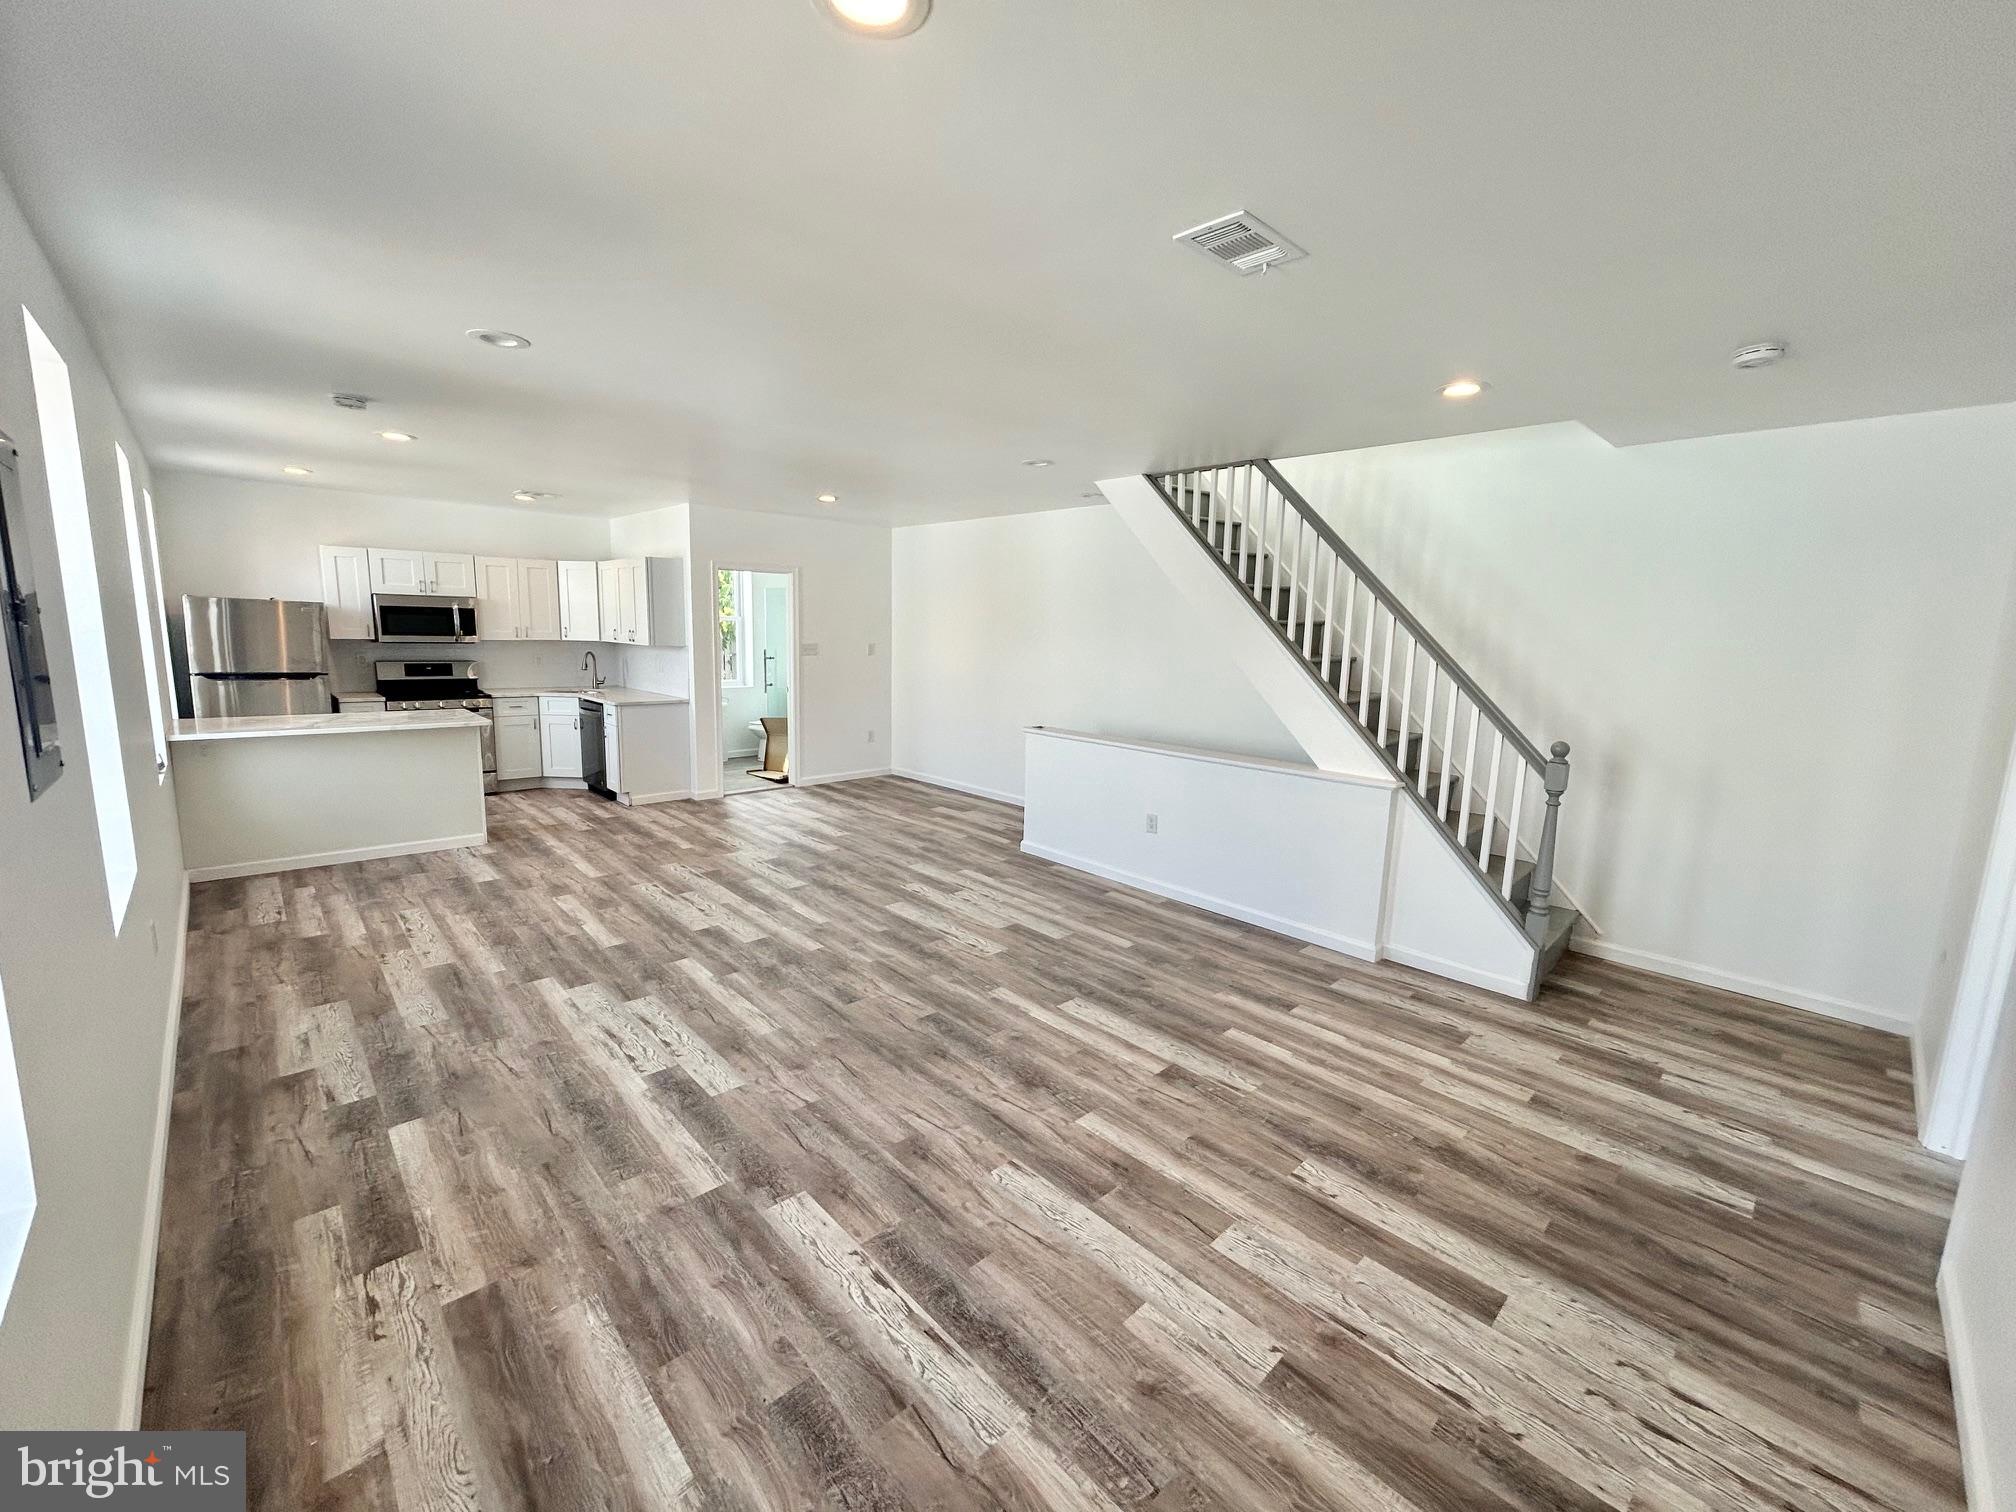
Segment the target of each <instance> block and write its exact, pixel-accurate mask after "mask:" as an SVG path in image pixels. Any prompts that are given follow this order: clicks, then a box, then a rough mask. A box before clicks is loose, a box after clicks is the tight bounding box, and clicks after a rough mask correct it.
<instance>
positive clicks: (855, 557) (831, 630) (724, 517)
mask: <svg viewBox="0 0 2016 1512" xmlns="http://www.w3.org/2000/svg"><path fill="white" fill-rule="evenodd" d="M613 537H614V541H615V547H616V550H617V551H618V552H621V553H634V552H646V551H658V552H663V553H664V554H667V555H675V554H678V550H679V547H680V546H681V544H682V542H683V545H684V548H685V550H686V551H687V553H688V554H689V565H690V569H691V583H690V590H691V591H690V595H689V597H690V599H691V602H692V605H693V608H692V627H691V629H692V635H691V643H692V653H693V655H692V678H693V686H692V697H693V749H694V756H695V760H694V766H693V774H694V775H693V781H694V791H695V793H696V795H698V796H703V797H704V796H707V795H708V794H709V793H713V792H719V791H720V780H721V778H720V774H721V763H720V759H719V755H718V753H719V749H720V748H719V744H718V741H719V734H718V731H719V728H720V711H721V675H720V667H719V664H718V662H717V661H716V659H715V647H714V628H713V623H712V620H711V618H710V615H709V609H710V606H711V605H712V604H713V602H714V598H713V573H714V571H715V569H717V568H721V567H749V568H757V569H764V568H771V569H788V568H794V567H795V568H797V569H798V594H799V602H798V612H799V619H800V623H799V626H798V646H799V655H798V663H797V666H796V667H795V668H794V669H793V674H794V676H795V677H796V679H797V682H798V717H799V724H798V725H794V726H793V728H792V731H791V745H792V757H791V762H792V773H793V775H794V776H795V777H796V778H798V779H799V780H801V781H806V782H820V781H830V780H833V779H835V778H840V777H848V776H859V775H864V774H867V773H872V772H878V771H886V770H887V769H888V767H889V751H890V717H889V665H890V651H889V640H890V628H889V596H890V595H889V528H888V527H887V526H884V525H859V524H854V523H851V522H849V521H846V520H840V519H833V520H814V519H805V518H802V517H800V516H797V515H773V514H760V513H756V512H753V511H750V510H741V509H720V508H716V507H713V506H710V505H705V504H694V505H692V506H690V507H688V506H686V505H673V506H671V507H669V508H666V509H659V510H653V511H651V512H650V513H648V514H643V515H634V516H629V517H626V518H622V519H618V520H616V521H615V522H614V525H613ZM814 645H816V646H817V647H818V648H819V650H818V654H817V655H810V654H808V653H807V649H806V648H807V647H808V646H814ZM626 665H628V664H627V663H626ZM626 675H633V674H627V673H626ZM634 675H642V676H650V675H652V674H651V673H650V672H648V671H647V672H643V673H641V674H634ZM638 685H639V686H642V687H660V688H663V691H668V692H670V691H683V690H678V689H672V688H665V687H663V684H661V683H658V682H640V683H639V684H638ZM871 732H872V738H871Z"/></svg>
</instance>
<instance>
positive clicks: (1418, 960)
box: [1379, 945, 1527, 1002]
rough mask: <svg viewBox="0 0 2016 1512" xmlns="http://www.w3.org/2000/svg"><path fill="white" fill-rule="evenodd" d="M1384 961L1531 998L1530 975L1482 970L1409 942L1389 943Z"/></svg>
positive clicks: (1380, 956)
mask: <svg viewBox="0 0 2016 1512" xmlns="http://www.w3.org/2000/svg"><path fill="white" fill-rule="evenodd" d="M1379 959H1380V960H1382V961H1398V962H1399V963H1400V964H1401V965H1402V966H1412V967H1413V968H1414V969H1415V970H1417V971H1426V972H1431V973H1433V974H1434V975H1436V976H1439V977H1447V978H1448V979H1449V980H1450V981H1452V982H1461V983H1462V984H1463V985H1464V986H1466V987H1482V988H1483V989H1484V990H1485V991H1486V992H1502V993H1504V994H1505V996H1507V997H1511V998H1518V999H1519V1000H1520V1001H1521V1002H1525V1001H1527V997H1526V978H1524V977H1523V976H1522V977H1508V976H1499V975H1497V974H1496V973H1495V972H1490V971H1478V970H1477V969H1476V968H1475V967H1471V966H1465V965H1464V964H1463V963H1462V962H1460V961H1448V960H1444V959H1443V958H1442V957H1441V956H1438V955H1431V954H1430V953H1429V952H1428V951H1425V950H1411V949H1409V948H1408V947H1407V946H1405V945H1388V946H1387V947H1386V948H1385V949H1384V950H1382V951H1381V952H1380V953H1379Z"/></svg>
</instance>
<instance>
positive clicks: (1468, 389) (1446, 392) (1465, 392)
mask: <svg viewBox="0 0 2016 1512" xmlns="http://www.w3.org/2000/svg"><path fill="white" fill-rule="evenodd" d="M1490 386H1491V385H1490V384H1488V383H1484V382H1482V381H1481V380H1479V379H1476V378H1458V379H1456V380H1455V381H1453V382H1450V383H1445V384H1443V385H1442V397H1443V398H1444V399H1475V398H1476V397H1477V396H1478V395H1479V394H1481V393H1483V392H1484V390H1486V389H1487V388H1489V387H1490Z"/></svg>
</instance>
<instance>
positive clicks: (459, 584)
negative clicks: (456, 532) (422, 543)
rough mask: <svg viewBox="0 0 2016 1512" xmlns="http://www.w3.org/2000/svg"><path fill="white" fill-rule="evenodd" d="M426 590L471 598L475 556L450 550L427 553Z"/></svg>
mask: <svg viewBox="0 0 2016 1512" xmlns="http://www.w3.org/2000/svg"><path fill="white" fill-rule="evenodd" d="M427 582H428V584H429V586H428V589H427V591H428V592H429V593H442V594H447V595H448V596H450V597H451V598H473V597H475V594H476V558H474V557H473V556H462V555H460V554H458V553H456V552H452V551H430V552H428V553H427Z"/></svg>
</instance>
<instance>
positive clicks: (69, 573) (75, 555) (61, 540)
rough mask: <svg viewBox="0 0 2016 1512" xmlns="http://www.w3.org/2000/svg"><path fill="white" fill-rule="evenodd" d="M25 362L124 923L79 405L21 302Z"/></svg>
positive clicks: (100, 614) (126, 844) (129, 885)
mask: <svg viewBox="0 0 2016 1512" xmlns="http://www.w3.org/2000/svg"><path fill="white" fill-rule="evenodd" d="M21 320H22V323H23V325H24V326H25V327H26V329H27V332H28V367H29V371H30V373H31V374H32V375H33V377H34V380H35V414H36V418H37V420H38V421H39V422H40V426H41V431H42V473H43V477H44V479H45V480H46V481H47V484H48V488H49V513H50V516H51V518H52V520H53V523H54V525H55V528H56V573H57V577H58V578H59V580H60V581H61V582H62V584H63V616H64V619H65V620H66V621H67V622H68V624H69V627H70V658H71V660H72V661H73V662H74V663H75V664H76V668H77V699H78V702H79V703H80V704H82V705H83V710H84V753H85V756H86V758H87V759H88V763H89V766H90V769H91V802H92V806H93V808H94V809H96V811H97V815H98V849H99V852H100V854H101V855H102V856H103V857H104V861H105V895H106V898H107V901H109V902H110V903H111V905H112V928H113V929H114V930H115V931H116V930H117V929H118V928H119V927H120V925H122V924H124V923H125V922H126V910H127V908H128V906H129V905H130V904H131V903H132V902H133V884H134V883H136V882H137V881H139V879H140V856H139V852H138V851H136V850H135V849H134V844H133V810H132V807H131V800H130V798H129V797H128V795H127V791H126V760H125V754H124V752H123V751H122V750H121V749H120V741H119V705H118V702H117V700H116V699H115V698H114V697H113V693H112V656H111V652H110V650H109V649H108V648H107V646H106V644H105V607H104V601H103V598H102V597H101V595H100V592H99V586H98V551H97V548H96V547H95V546H94V545H93V544H92V541H91V503H90V497H89V495H88V494H87V493H86V492H85V489H84V456H83V453H82V452H81V451H80V450H79V448H78V443H77V403H76V399H75V397H74V396H73V395H72V393H71V390H70V364H68V363H67V362H65V361H64V360H63V354H62V353H61V352H59V351H57V350H56V345H55V343H54V342H52V341H50V339H49V338H48V336H47V335H46V334H44V332H43V330H42V327H41V326H39V325H37V324H36V323H35V317H34V316H33V315H32V314H30V313H29V312H28V310H27V308H26V307H25V306H24V307H23V308H22V311H21Z"/></svg>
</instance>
